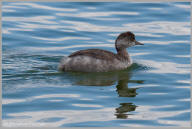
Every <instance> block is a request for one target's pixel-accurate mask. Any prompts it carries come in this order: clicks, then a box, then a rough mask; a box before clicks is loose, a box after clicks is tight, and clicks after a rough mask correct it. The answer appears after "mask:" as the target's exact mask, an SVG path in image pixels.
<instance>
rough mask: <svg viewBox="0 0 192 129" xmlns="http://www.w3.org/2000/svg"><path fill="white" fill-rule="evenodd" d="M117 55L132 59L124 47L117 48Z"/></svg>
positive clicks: (124, 58)
mask: <svg viewBox="0 0 192 129" xmlns="http://www.w3.org/2000/svg"><path fill="white" fill-rule="evenodd" d="M117 56H118V57H119V58H120V59H121V60H127V61H129V60H130V57H129V54H128V52H127V50H126V48H122V49H117Z"/></svg>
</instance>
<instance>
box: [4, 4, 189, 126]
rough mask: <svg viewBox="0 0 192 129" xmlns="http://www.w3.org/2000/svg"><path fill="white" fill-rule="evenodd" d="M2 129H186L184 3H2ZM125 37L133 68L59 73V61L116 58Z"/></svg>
mask: <svg viewBox="0 0 192 129" xmlns="http://www.w3.org/2000/svg"><path fill="white" fill-rule="evenodd" d="M2 15H3V19H2V20H3V21H2V22H3V23H2V31H3V34H2V36H3V44H2V47H3V52H2V58H3V60H2V66H3V68H2V72H3V77H2V81H3V82H2V90H3V105H2V106H3V112H2V114H3V116H2V118H3V122H2V124H3V126H4V127H143V126H182V127H184V126H185V127H189V126H190V2H169V3H164V2H160V3H130V2H115V3H112V2H86V3H85V2H79V3H78V2H50V3H49V2H3V6H2ZM124 31H132V32H134V33H135V35H136V39H137V40H138V41H140V42H142V43H144V44H145V45H144V46H135V47H131V48H128V49H127V50H128V52H129V53H130V55H131V57H132V60H133V62H134V63H133V65H132V66H131V67H130V68H128V69H126V70H122V71H116V72H109V73H62V72H59V71H58V70H57V66H58V63H59V61H60V59H61V58H62V57H63V56H67V55H69V54H70V53H72V52H74V51H77V50H81V49H88V48H100V49H105V50H108V51H112V52H116V50H115V47H114V41H115V39H116V37H117V35H119V34H120V33H121V32H124Z"/></svg>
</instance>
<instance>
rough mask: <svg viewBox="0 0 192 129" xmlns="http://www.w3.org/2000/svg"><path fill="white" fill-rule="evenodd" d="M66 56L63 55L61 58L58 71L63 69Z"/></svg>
mask: <svg viewBox="0 0 192 129" xmlns="http://www.w3.org/2000/svg"><path fill="white" fill-rule="evenodd" d="M67 58H68V57H66V56H64V57H63V58H62V59H61V61H60V63H59V65H58V70H59V71H65V63H66V60H67Z"/></svg>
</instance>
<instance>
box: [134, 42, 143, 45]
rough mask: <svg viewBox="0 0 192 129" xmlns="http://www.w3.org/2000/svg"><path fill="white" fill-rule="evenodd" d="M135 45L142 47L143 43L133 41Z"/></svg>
mask: <svg viewBox="0 0 192 129" xmlns="http://www.w3.org/2000/svg"><path fill="white" fill-rule="evenodd" d="M135 45H144V44H143V43H140V42H138V41H135Z"/></svg>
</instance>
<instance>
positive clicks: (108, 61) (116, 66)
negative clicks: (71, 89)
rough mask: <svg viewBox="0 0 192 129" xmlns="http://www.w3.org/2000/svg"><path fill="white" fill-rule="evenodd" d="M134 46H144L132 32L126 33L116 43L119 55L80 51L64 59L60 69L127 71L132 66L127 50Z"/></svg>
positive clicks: (97, 51)
mask: <svg viewBox="0 0 192 129" xmlns="http://www.w3.org/2000/svg"><path fill="white" fill-rule="evenodd" d="M134 45H143V44H141V43H140V42H138V41H136V40H135V35H134V34H133V33H132V32H124V33H121V34H120V35H119V36H118V37H117V39H116V41H115V48H116V50H117V54H115V53H112V52H110V51H106V50H101V49H86V50H80V51H77V52H74V53H72V54H71V55H69V56H68V57H67V58H63V59H62V61H61V63H60V65H59V69H60V70H62V71H79V72H108V71H114V70H121V69H125V68H127V67H128V66H130V65H131V59H130V57H129V55H128V53H127V51H126V48H128V47H131V46H134Z"/></svg>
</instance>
